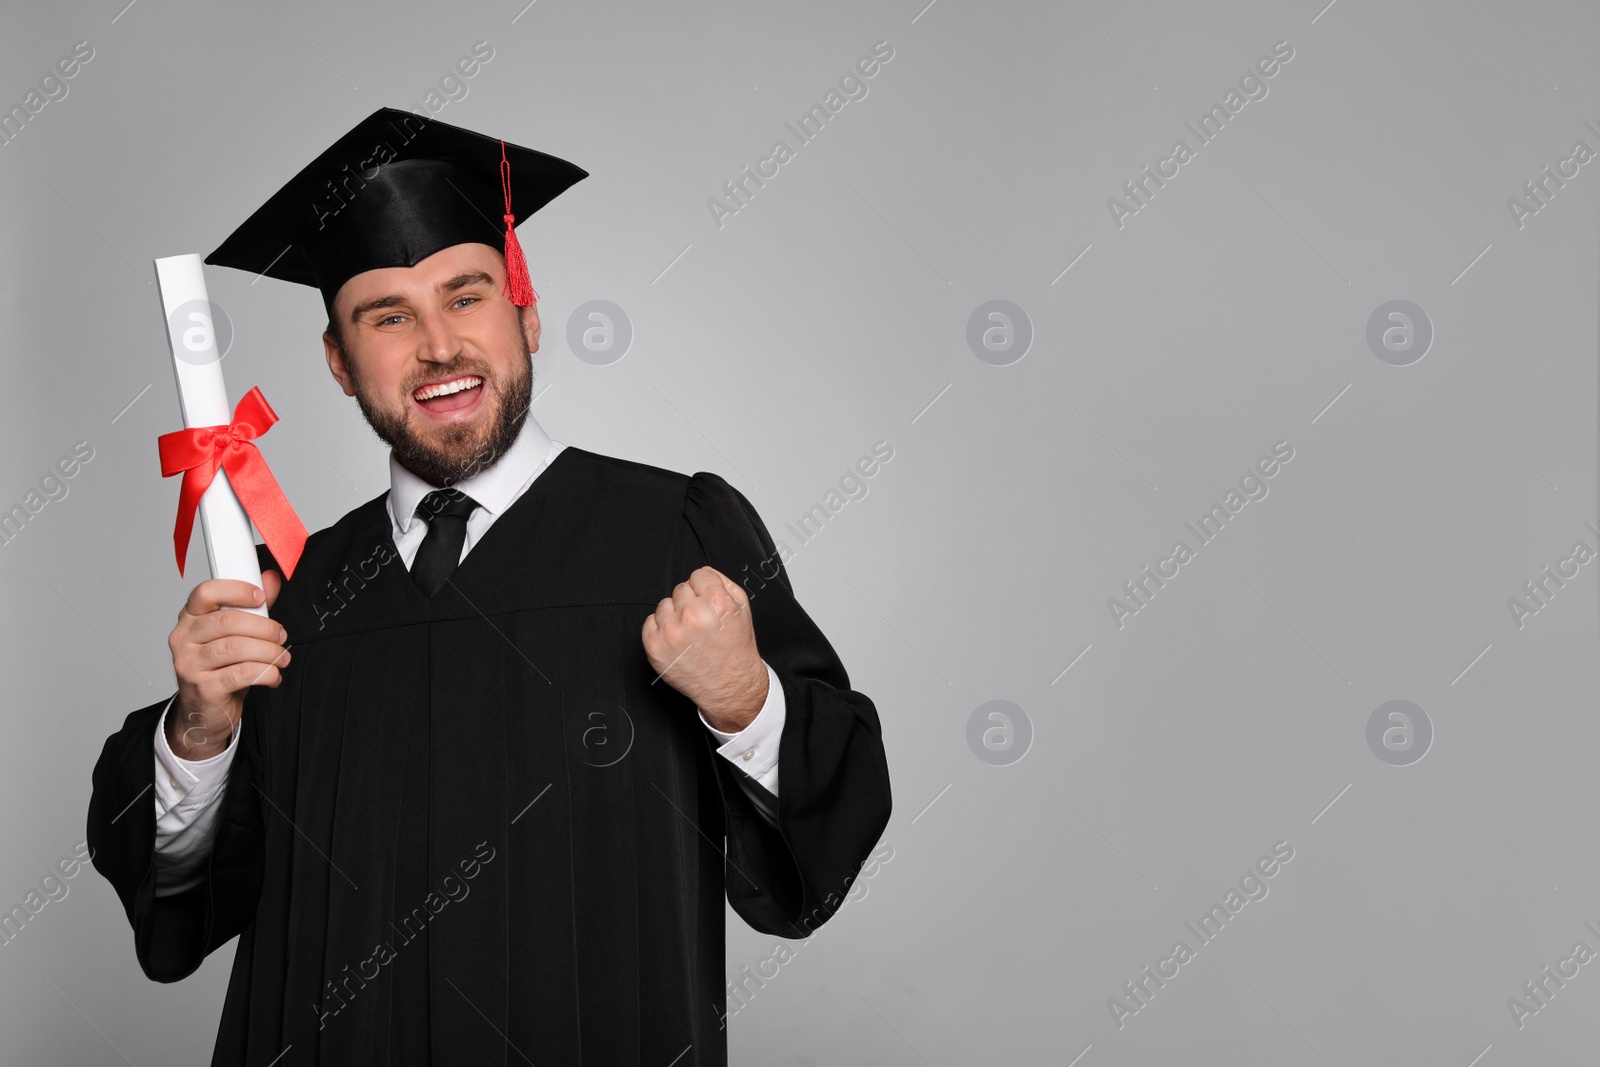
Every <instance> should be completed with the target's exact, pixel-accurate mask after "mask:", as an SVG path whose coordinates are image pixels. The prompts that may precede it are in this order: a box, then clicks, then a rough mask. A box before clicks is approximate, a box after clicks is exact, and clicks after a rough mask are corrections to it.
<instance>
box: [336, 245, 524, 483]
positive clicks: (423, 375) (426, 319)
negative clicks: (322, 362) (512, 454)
mask: <svg viewBox="0 0 1600 1067" xmlns="http://www.w3.org/2000/svg"><path fill="white" fill-rule="evenodd" d="M504 283H505V261H504V259H503V258H502V257H501V255H500V253H499V251H498V250H496V249H494V248H492V247H491V246H489V245H486V244H476V243H473V244H459V245H452V246H451V247H449V248H445V249H441V250H440V251H438V252H435V253H434V254H433V255H431V256H429V257H428V258H427V259H424V260H422V261H421V262H420V263H418V264H417V265H416V266H414V267H385V268H382V269H380V270H369V271H366V272H364V273H361V274H357V275H356V276H355V277H353V278H351V279H350V280H349V281H347V282H345V283H344V285H343V286H342V287H341V288H340V289H339V292H338V293H337V294H336V295H335V297H334V301H333V316H334V321H335V323H336V324H337V325H338V327H339V332H340V334H341V335H342V337H335V336H334V335H333V334H332V333H324V334H323V336H322V343H323V348H324V350H325V353H326V355H327V359H328V369H329V370H331V371H332V372H333V376H334V378H335V379H337V380H338V382H339V385H340V386H341V387H342V388H343V389H344V392H345V395H346V396H353V397H355V398H356V403H357V404H358V405H359V406H360V408H361V413H362V414H363V415H364V416H366V419H367V422H368V424H369V425H371V427H372V429H373V431H374V432H375V433H377V435H378V437H379V438H381V439H382V440H383V441H384V442H385V443H386V444H388V445H389V447H391V448H392V449H394V453H395V458H396V459H398V460H399V461H400V462H401V464H403V465H404V466H405V467H406V468H407V469H409V470H411V471H412V472H413V473H415V474H416V475H418V476H419V477H420V478H422V479H423V480H424V481H426V482H429V483H430V484H432V485H436V486H446V485H451V484H453V483H455V482H458V481H460V480H461V479H463V478H466V477H469V476H471V475H473V474H476V473H477V472H478V471H480V470H484V469H486V468H488V467H490V466H492V465H493V464H494V463H495V461H496V460H498V459H499V458H500V456H502V455H503V454H504V453H505V450H506V449H507V448H509V447H510V445H511V443H512V441H514V440H515V439H516V436H517V433H518V431H519V430H521V428H522V422H523V419H524V418H525V417H526V416H527V412H528V406H529V403H530V398H531V396H532V392H533V365H532V364H533V353H534V352H537V351H538V350H539V313H538V312H537V311H536V310H535V309H534V308H532V307H527V308H518V307H517V306H516V305H515V304H513V303H511V301H510V300H509V299H508V298H507V297H506V296H505V295H504V293H503V289H504ZM341 340H342V345H341V343H340V341H341Z"/></svg>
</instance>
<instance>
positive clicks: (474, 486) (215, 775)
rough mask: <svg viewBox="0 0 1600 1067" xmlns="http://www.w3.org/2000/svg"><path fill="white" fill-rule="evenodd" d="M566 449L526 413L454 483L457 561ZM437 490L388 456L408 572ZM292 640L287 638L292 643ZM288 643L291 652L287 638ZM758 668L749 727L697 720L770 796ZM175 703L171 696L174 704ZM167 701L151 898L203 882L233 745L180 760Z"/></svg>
mask: <svg viewBox="0 0 1600 1067" xmlns="http://www.w3.org/2000/svg"><path fill="white" fill-rule="evenodd" d="M565 447H567V446H566V445H564V444H562V443H561V442H559V441H552V440H551V439H550V438H549V437H548V436H547V435H546V434H545V432H544V430H543V429H541V428H540V426H539V424H538V423H537V422H535V421H534V418H533V413H532V412H531V411H530V412H529V413H528V414H527V416H526V418H525V419H524V420H523V424H522V430H521V431H520V432H519V433H518V435H517V439H516V441H515V442H513V443H512V445H511V447H510V448H509V449H507V450H506V454H505V455H503V456H501V457H500V459H499V460H498V461H497V462H496V463H495V465H494V466H492V467H490V468H489V469H487V470H483V471H479V472H478V473H477V474H474V475H473V476H472V477H470V478H464V479H462V480H461V481H459V482H457V483H456V485H455V487H456V488H457V489H460V490H461V491H462V492H463V493H466V494H467V495H468V496H470V497H471V498H472V499H473V500H476V501H477V502H478V504H479V505H480V506H479V507H477V508H476V509H474V510H473V512H472V514H471V516H469V517H468V519H467V537H466V541H465V543H464V544H463V545H462V546H461V558H462V559H465V558H466V555H467V553H468V552H471V551H472V546H473V545H475V544H477V543H478V541H480V540H481V539H482V538H483V535H484V532H485V531H486V530H488V529H489V527H490V526H491V525H492V524H493V523H494V521H495V520H496V519H498V518H499V517H500V516H501V515H503V514H505V512H506V509H507V508H509V507H511V505H512V504H513V503H515V502H516V501H517V499H518V498H519V497H521V496H522V494H523V493H525V492H527V491H528V487H529V486H531V485H532V484H533V481H534V479H535V478H537V477H538V476H539V475H540V474H541V473H542V472H543V471H544V470H545V468H546V467H548V466H550V463H551V461H552V460H554V459H555V458H556V456H557V455H559V454H560V453H561V450H562V449H563V448H565ZM435 488H436V487H435V486H432V485H429V484H428V483H427V482H425V481H423V480H422V479H421V478H419V477H418V476H417V475H416V474H414V473H412V472H411V471H410V470H408V469H406V468H405V467H403V466H401V465H400V462H399V461H398V460H396V459H395V458H394V454H393V453H392V452H391V453H390V455H389V496H388V500H387V504H388V509H389V519H390V522H391V524H392V526H393V534H394V544H395V548H396V549H398V550H399V554H400V558H401V560H402V561H403V562H404V563H405V566H406V569H407V570H408V571H409V570H410V569H411V563H412V561H413V560H414V559H415V558H416V555H417V550H418V549H419V548H420V547H421V546H422V539H423V537H424V536H425V535H426V534H427V529H428V523H427V521H426V520H424V519H422V518H419V517H418V516H417V514H416V510H417V506H418V505H419V504H421V503H422V498H423V497H424V496H426V495H427V494H428V493H430V492H432V491H433V490H434V489H435ZM685 577H687V576H685ZM293 636H294V635H293V634H291V635H290V637H291V639H292V638H293ZM290 645H291V647H292V645H293V641H292V640H291V642H290ZM762 663H763V665H764V666H766V668H767V699H766V702H765V703H764V704H762V706H761V710H760V711H759V712H757V714H756V717H755V718H754V719H753V720H751V722H750V723H749V725H747V726H746V727H745V728H744V729H743V730H740V731H738V732H737V733H726V732H724V731H722V730H718V729H717V728H716V727H714V726H712V725H711V724H710V723H709V722H707V721H706V717H705V713H704V712H701V714H700V721H701V723H703V724H704V725H705V728H706V729H707V730H710V731H711V733H712V734H713V735H715V736H716V738H717V740H718V741H719V742H720V745H719V747H718V748H717V752H718V754H720V755H721V756H723V757H724V758H725V759H728V760H731V761H732V762H733V763H734V765H735V766H737V767H739V768H740V770H742V771H744V773H746V774H748V775H749V776H750V777H751V778H754V779H755V780H756V781H757V782H758V783H760V784H761V785H762V786H763V787H765V788H766V790H767V791H768V792H769V793H772V794H773V795H774V796H776V795H777V792H778V741H779V738H780V737H781V735H782V733H783V720H784V698H783V687H782V686H781V685H779V684H778V676H777V675H776V674H775V673H774V672H773V670H772V667H771V665H770V664H767V663H766V661H765V660H763V661H762ZM286 669H293V668H292V666H291V667H290V668H286ZM176 699H177V696H176V695H174V696H173V700H176ZM173 700H169V701H168V702H167V706H166V708H164V709H163V710H162V712H161V720H160V721H159V722H158V723H157V724H156V738H155V759H156V774H155V804H156V841H155V851H156V864H157V888H156V895H157V896H168V895H170V894H173V893H179V892H182V891H183V890H185V889H188V888H190V887H192V886H194V885H196V884H198V883H199V882H200V881H201V880H202V878H203V868H204V866H205V861H206V858H207V856H208V855H209V853H210V843H211V837H212V828H213V825H214V823H215V821H216V815H217V812H218V811H220V810H221V806H220V805H219V804H218V803H217V801H219V800H220V799H221V798H222V794H223V790H224V789H225V788H226V786H227V782H228V766H229V764H231V763H232V762H233V754H234V750H235V749H236V748H237V747H238V744H239V730H238V728H237V727H235V728H234V731H233V736H232V737H231V738H229V740H228V747H227V748H225V749H223V750H222V751H221V752H219V753H217V754H216V755H215V756H211V757H210V758H208V759H203V760H186V759H182V758H180V757H179V756H177V755H176V754H175V753H174V752H173V751H172V747H171V746H170V745H168V744H167V732H166V718H167V712H168V711H170V710H171V709H172V703H173Z"/></svg>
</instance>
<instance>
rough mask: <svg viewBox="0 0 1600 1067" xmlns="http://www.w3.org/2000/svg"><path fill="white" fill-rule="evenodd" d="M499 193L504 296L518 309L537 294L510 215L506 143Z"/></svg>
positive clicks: (526, 304) (509, 185) (509, 169)
mask: <svg viewBox="0 0 1600 1067" xmlns="http://www.w3.org/2000/svg"><path fill="white" fill-rule="evenodd" d="M500 191H501V192H502V193H503V194H504V195H505V202H506V212H505V214H504V215H502V216H501V218H503V219H505V223H506V295H507V296H508V297H510V298H511V302H512V303H513V304H515V305H517V306H518V307H524V308H525V307H527V306H528V305H530V304H534V303H537V302H538V300H539V294H538V293H536V292H534V291H533V282H532V280H530V279H529V277H528V260H527V258H526V257H524V256H523V254H522V242H520V241H518V240H517V230H516V224H517V217H516V216H515V215H513V214H512V213H511V164H510V162H508V161H507V160H506V143H505V141H501V142H500Z"/></svg>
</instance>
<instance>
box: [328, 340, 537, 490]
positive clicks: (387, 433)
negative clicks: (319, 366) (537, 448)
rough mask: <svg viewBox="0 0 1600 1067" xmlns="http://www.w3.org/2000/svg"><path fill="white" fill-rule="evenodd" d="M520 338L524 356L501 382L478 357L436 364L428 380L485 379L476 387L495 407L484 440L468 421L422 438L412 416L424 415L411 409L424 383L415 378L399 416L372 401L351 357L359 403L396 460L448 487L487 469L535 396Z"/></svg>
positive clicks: (513, 436)
mask: <svg viewBox="0 0 1600 1067" xmlns="http://www.w3.org/2000/svg"><path fill="white" fill-rule="evenodd" d="M517 337H518V338H519V339H520V340H521V341H522V354H523V358H522V359H521V360H520V361H518V364H517V365H516V366H515V367H513V369H512V372H511V376H510V377H509V379H507V380H505V381H503V382H502V381H501V380H500V379H499V378H495V377H491V376H490V375H489V373H488V368H487V367H485V366H482V365H481V364H479V363H478V361H476V360H457V361H454V362H452V363H451V364H450V365H449V366H447V367H439V368H436V369H435V370H434V371H433V372H432V373H431V374H430V375H429V378H428V380H430V381H439V380H441V379H446V378H452V377H455V376H456V375H459V374H476V375H477V376H478V377H480V378H482V379H483V384H482V385H480V386H478V388H479V389H487V390H490V392H491V394H492V395H491V396H487V397H485V398H484V402H491V401H492V402H493V403H494V404H495V405H496V410H495V413H494V415H493V417H492V421H491V422H490V424H489V429H488V434H487V438H486V439H485V438H484V437H483V436H482V435H481V434H480V432H479V431H478V430H477V429H475V428H473V427H471V426H468V425H465V424H460V425H455V424H449V425H444V426H441V427H438V428H437V433H436V436H435V437H434V438H433V439H431V440H429V439H424V438H423V437H421V436H419V435H417V434H416V433H414V432H413V431H412V420H413V419H420V418H423V417H424V416H421V415H418V414H416V413H414V412H412V411H411V410H410V408H411V405H412V404H414V401H412V400H411V393H412V392H414V391H415V390H416V389H417V387H418V386H420V385H422V384H423V383H422V382H417V383H415V384H414V385H412V386H411V388H410V389H408V390H407V391H406V405H407V406H406V407H405V408H404V409H402V412H401V413H400V414H395V413H393V412H390V411H387V410H382V409H379V408H378V407H377V406H376V405H374V404H373V403H372V398H371V397H369V396H368V395H367V391H366V390H365V389H363V388H362V383H361V380H360V378H359V377H358V376H357V374H356V370H355V362H354V361H353V360H347V361H346V363H347V366H348V367H349V368H350V380H351V384H353V385H354V386H355V390H356V404H357V405H358V406H359V407H360V408H361V414H362V415H363V416H365V417H366V420H367V425H369V426H371V427H372V431H373V432H374V433H376V434H377V435H378V437H379V439H380V440H382V441H383V442H384V443H385V444H387V445H388V446H389V447H390V448H392V449H393V450H394V458H395V459H397V460H399V461H400V464H401V466H403V467H405V468H406V469H407V470H409V471H411V472H412V473H413V474H415V475H417V477H419V478H421V479H422V480H423V481H425V482H428V483H430V484H432V485H436V486H447V485H453V484H455V483H456V482H459V481H461V480H462V479H464V478H470V477H471V476H472V475H474V474H477V473H478V472H479V471H483V470H488V469H489V468H490V467H492V466H494V464H495V463H496V462H497V461H498V460H499V459H500V457H501V456H503V455H505V453H506V450H507V449H509V448H510V447H511V445H512V442H514V441H515V440H516V439H517V434H518V433H520V432H521V430H522V423H523V420H524V419H525V418H526V417H527V414H528V408H529V406H530V404H531V398H532V396H533V352H532V351H531V350H530V349H529V348H528V339H527V338H526V337H525V336H523V333H522V331H521V330H518V331H517Z"/></svg>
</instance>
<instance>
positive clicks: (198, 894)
mask: <svg viewBox="0 0 1600 1067" xmlns="http://www.w3.org/2000/svg"><path fill="white" fill-rule="evenodd" d="M263 548H264V546H258V549H263ZM261 555H262V562H263V565H271V566H273V567H274V568H275V567H276V565H275V564H271V563H270V560H271V557H270V555H266V554H265V552H264V551H262V552H261ZM171 700H172V697H163V698H161V699H160V700H158V701H157V702H156V703H154V704H151V705H150V706H149V707H145V708H140V709H139V710H138V711H135V712H132V713H131V714H129V715H128V717H127V718H126V719H125V720H123V724H122V729H120V730H118V731H117V732H116V733H114V734H112V735H111V736H110V737H108V738H107V739H106V742H105V745H104V746H103V747H102V749H101V751H100V758H99V760H98V761H97V762H96V763H95V767H94V775H93V791H92V793H91V794H90V797H89V817H88V827H87V841H88V844H89V855H90V858H91V860H92V862H93V863H94V866H95V869H96V870H98V871H99V872H100V873H101V874H102V875H104V876H105V878H106V880H107V881H109V882H110V883H111V885H112V888H114V889H115V890H116V891H117V896H118V897H119V898H120V899H121V900H122V908H123V911H124V912H126V914H127V916H128V923H129V924H130V925H131V926H132V927H133V944H134V952H135V954H136V955H137V957H138V960H139V966H140V967H141V968H143V969H144V973H145V975H146V977H148V978H151V979H153V980H155V981H157V982H176V981H178V980H180V979H182V978H187V977H188V976H189V975H191V974H193V973H194V971H195V970H196V969H197V968H198V967H199V966H200V964H201V962H202V961H203V960H204V959H205V958H206V956H207V955H209V954H210V953H211V952H212V951H213V950H215V949H217V948H220V947H221V946H222V945H224V944H226V943H227V942H228V941H229V940H230V939H232V938H234V937H236V936H237V935H238V934H239V933H241V932H242V931H243V930H244V929H245V928H246V927H247V926H249V925H250V922H251V921H252V919H253V918H254V916H255V910H256V901H257V899H259V897H260V892H261V878H262V873H263V865H262V857H263V849H262V845H263V841H264V826H263V823H262V818H261V803H260V800H259V799H258V798H259V796H260V793H258V792H257V785H258V783H261V779H260V778H259V769H258V768H259V759H258V752H259V744H258V741H259V738H258V732H257V731H256V730H255V729H253V728H252V727H253V725H254V723H255V721H256V716H254V715H252V714H251V712H250V711H249V710H246V712H245V714H244V718H243V720H242V722H241V723H240V727H239V739H238V748H237V752H236V753H235V755H234V759H233V762H232V765H231V766H230V767H229V769H228V780H227V787H226V790H225V792H224V793H223V796H222V799H221V801H220V803H221V805H222V810H221V811H220V812H219V813H218V815H217V819H216V824H215V836H214V839H213V841H212V844H211V853H210V857H209V858H208V859H207V860H206V861H205V863H204V865H203V866H202V868H201V870H202V872H203V874H204V877H203V878H202V879H201V880H200V881H199V883H198V884H196V885H194V886H191V887H190V888H188V889H185V890H184V891H182V892H180V893H174V894H171V895H167V896H157V895H156V878H157V875H158V873H159V872H158V865H157V863H156V861H155V840H156V810H155V809H156V805H155V804H154V803H153V802H152V800H151V796H150V794H151V792H152V790H153V789H154V787H155V760H154V759H152V758H151V754H152V753H153V752H154V746H155V731H156V726H157V724H158V723H159V722H160V721H161V713H162V711H163V709H165V708H166V706H167V704H168V703H169V702H170V701H171ZM262 784H264V783H262Z"/></svg>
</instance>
